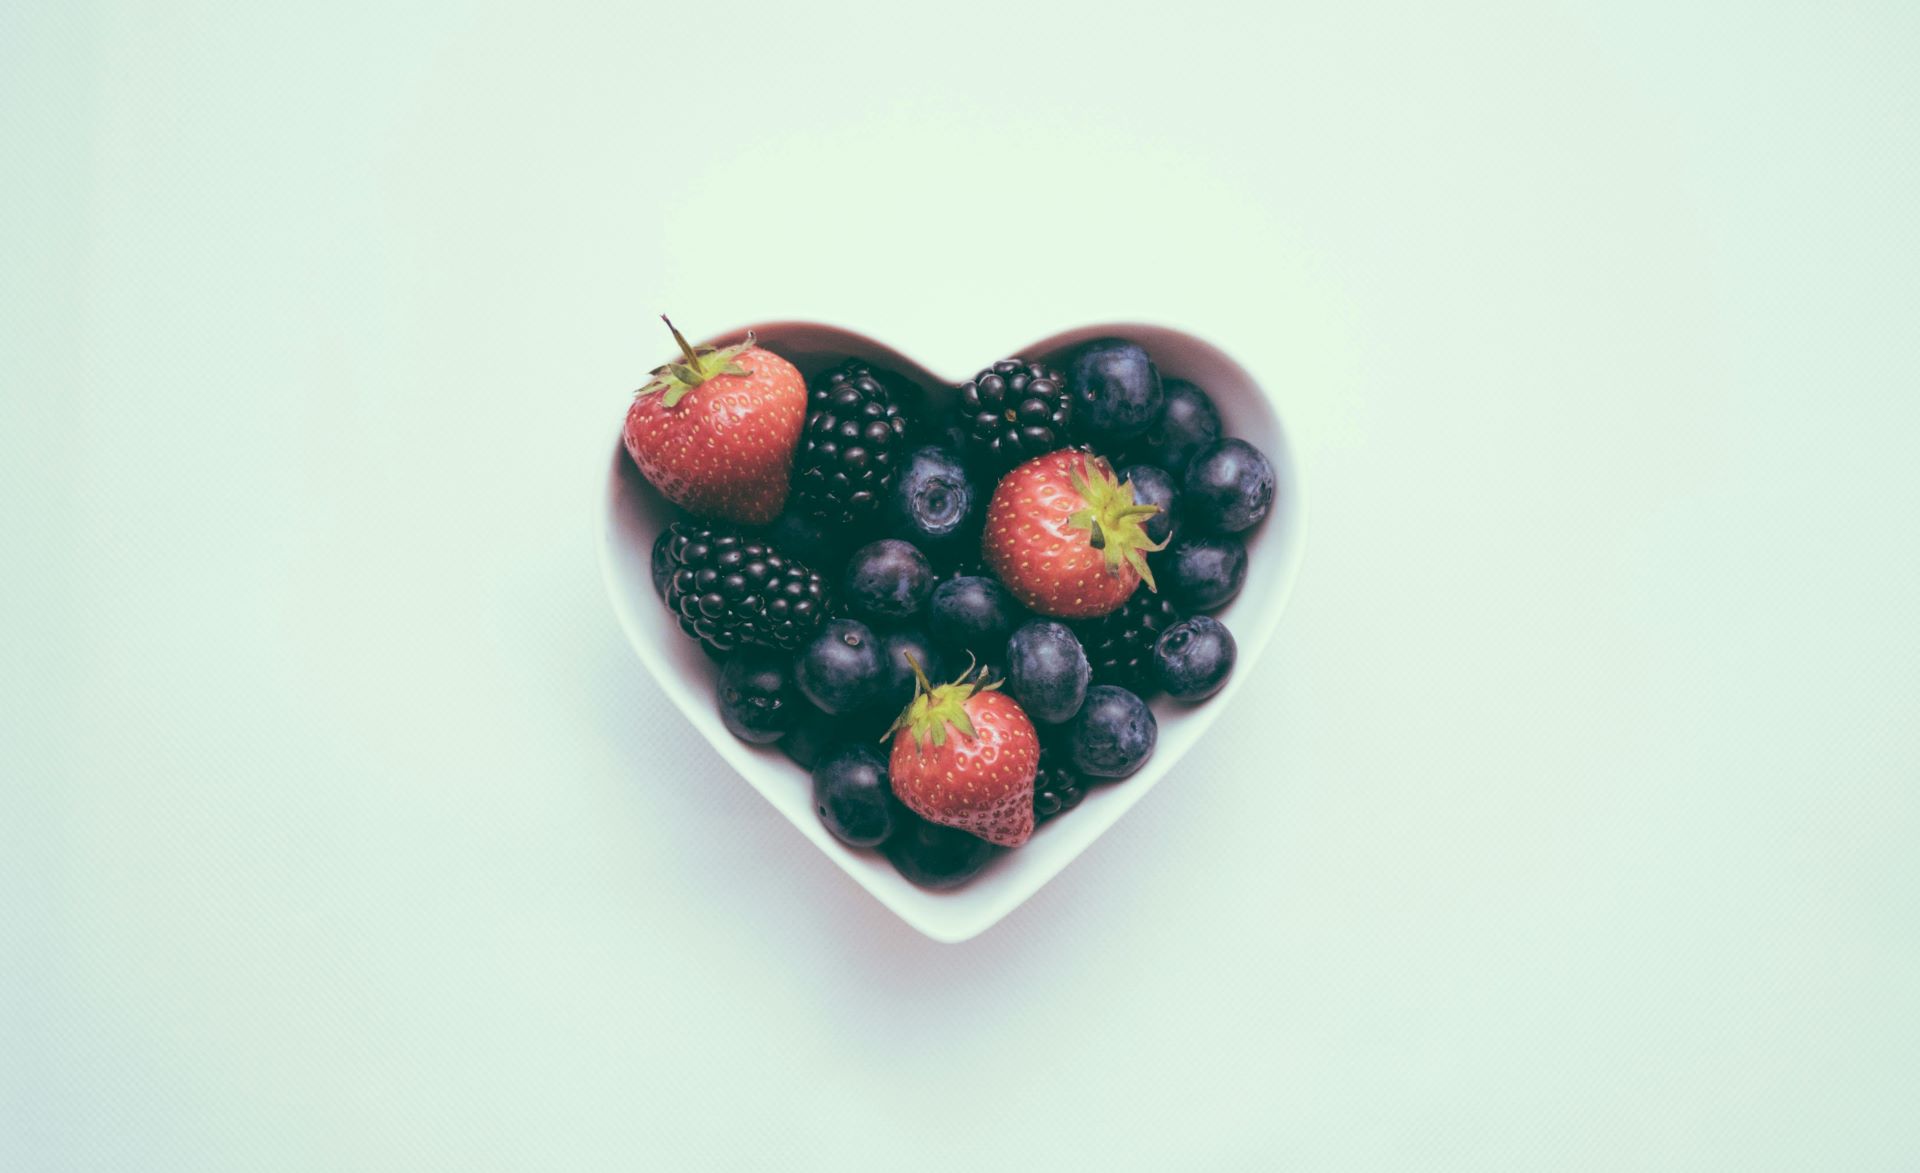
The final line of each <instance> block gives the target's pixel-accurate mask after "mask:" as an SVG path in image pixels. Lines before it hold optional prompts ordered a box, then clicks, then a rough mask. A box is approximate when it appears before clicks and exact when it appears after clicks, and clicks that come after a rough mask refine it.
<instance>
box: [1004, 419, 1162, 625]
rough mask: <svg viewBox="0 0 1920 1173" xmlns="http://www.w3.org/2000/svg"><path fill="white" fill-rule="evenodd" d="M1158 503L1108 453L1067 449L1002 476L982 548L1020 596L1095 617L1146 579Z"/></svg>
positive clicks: (1046, 609) (1062, 613) (1046, 607)
mask: <svg viewBox="0 0 1920 1173" xmlns="http://www.w3.org/2000/svg"><path fill="white" fill-rule="evenodd" d="M1158 512H1160V508H1159V506H1157V505H1139V504H1136V503H1135V502H1134V499H1133V482H1132V481H1127V482H1125V483H1121V482H1119V481H1118V480H1116V479H1115V477H1114V475H1113V466H1112V465H1110V464H1108V463H1107V462H1106V460H1105V459H1104V458H1103V457H1099V456H1093V455H1090V454H1088V453H1085V452H1078V451H1074V450H1072V449H1063V450H1061V451H1059V452H1049V453H1047V454H1046V455H1045V456H1036V457H1034V458H1033V459H1032V460H1029V461H1027V462H1026V463H1025V464H1022V465H1020V466H1019V467H1018V468H1016V469H1014V470H1013V471H1012V472H1010V473H1008V474H1007V475H1006V476H1004V477H1002V478H1001V479H1000V484H999V485H998V486H997V487H996V488H995V489H994V490H993V500H991V501H989V502H988V503H987V524H986V532H985V533H984V534H983V535H982V536H981V541H980V550H981V554H982V555H983V556H984V557H985V558H986V560H987V564H988V565H989V566H991V567H992V568H993V572H994V573H995V574H997V575H999V576H1000V581H1002V582H1004V583H1006V584H1007V589H1008V590H1010V591H1012V592H1013V594H1014V597H1015V598H1017V599H1019V600H1020V601H1021V602H1022V603H1025V604H1026V605H1027V606H1028V607H1030V608H1032V609H1033V610H1035V611H1038V612H1039V613H1040V614H1042V615H1052V616H1056V617H1059V618H1062V619H1091V618H1094V617H1096V616H1100V615H1105V614H1108V613H1109V612H1112V611H1114V610H1117V609H1118V608H1119V606H1120V604H1122V603H1124V602H1126V601H1127V598H1128V597H1129V596H1130V595H1132V594H1133V592H1134V588H1136V587H1138V586H1139V585H1140V584H1141V583H1142V582H1145V583H1146V584H1147V589H1148V590H1153V589H1155V588H1154V583H1153V571H1151V570H1150V569H1148V568H1147V558H1146V554H1147V553H1148V552H1151V551H1154V550H1160V549H1164V548H1165V547H1166V542H1164V541H1161V542H1157V543H1156V542H1152V541H1149V540H1148V538H1147V531H1146V529H1145V522H1146V519H1147V518H1149V517H1152V516H1153V515H1154V514H1156V513H1158Z"/></svg>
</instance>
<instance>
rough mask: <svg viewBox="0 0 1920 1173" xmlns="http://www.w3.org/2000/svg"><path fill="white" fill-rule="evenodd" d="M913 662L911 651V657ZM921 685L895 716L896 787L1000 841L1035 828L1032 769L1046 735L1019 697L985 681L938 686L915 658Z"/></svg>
mask: <svg viewBox="0 0 1920 1173" xmlns="http://www.w3.org/2000/svg"><path fill="white" fill-rule="evenodd" d="M909 662H911V657H909ZM913 673H914V675H915V676H916V677H918V678H919V681H920V686H919V688H918V690H917V691H916V692H915V694H914V698H913V703H912V704H909V705H908V706H907V707H906V711H904V712H902V713H901V714H900V719H899V720H898V721H895V722H894V723H893V729H894V734H893V755H892V758H891V759H890V760H889V762H888V763H887V774H888V776H889V777H890V778H891V779H892V781H893V792H894V794H895V795H897V796H898V797H899V799H900V801H901V802H903V803H905V804H906V805H907V808H908V809H909V810H911V811H913V813H914V814H917V815H919V816H920V817H921V818H923V819H925V820H927V821H928V822H930V823H940V824H943V825H945V826H948V827H957V828H958V829H960V830H962V831H966V832H967V833H969V834H972V835H977V836H979V837H980V838H982V839H985V840H986V841H987V842H989V843H998V844H999V845H1000V846H1002V847H1018V846H1020V845H1021V844H1022V843H1025V842H1026V841H1027V838H1028V837H1029V836H1031V835H1032V834H1033V775H1034V771H1035V770H1036V769H1038V768H1039V765H1040V738H1039V736H1038V735H1037V734H1035V733H1034V731H1033V722H1032V721H1029V720H1028V719H1027V714H1026V713H1025V712H1023V711H1022V710H1021V708H1020V706H1019V705H1018V704H1017V703H1015V701H1014V699H1013V698H1012V697H1010V696H1008V695H1007V694H1006V693H1004V692H999V691H997V690H998V689H999V687H1000V683H999V682H998V681H995V682H994V683H992V684H988V683H986V670H985V669H982V670H981V672H980V675H979V676H978V677H976V678H975V679H973V680H972V681H969V680H968V679H967V677H966V676H964V675H963V676H961V677H960V679H958V680H956V681H954V682H953V683H952V684H942V685H939V686H934V685H931V684H928V683H927V678H926V675H925V674H924V673H922V672H921V671H920V665H919V664H917V663H916V664H914V665H913Z"/></svg>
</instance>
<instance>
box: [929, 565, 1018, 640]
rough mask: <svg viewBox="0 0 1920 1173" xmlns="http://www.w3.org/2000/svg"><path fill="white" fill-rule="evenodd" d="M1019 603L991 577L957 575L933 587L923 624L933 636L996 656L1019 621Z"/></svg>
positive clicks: (936, 638)
mask: <svg viewBox="0 0 1920 1173" xmlns="http://www.w3.org/2000/svg"><path fill="white" fill-rule="evenodd" d="M1020 617H1021V611H1020V605H1019V604H1018V603H1016V602H1014V601H1013V596H1012V595H1010V594H1008V593H1007V588H1006V587H1003V586H1001V585H1000V583H999V582H998V581H997V580H995V579H991V578H985V577H982V576H979V575H971V574H967V575H960V576H959V577H957V578H950V579H948V580H947V581H945V582H943V583H941V584H940V585H939V586H938V587H936V588H934V592H933V603H932V605H931V606H930V607H929V608H928V621H927V627H928V630H930V631H931V632H932V633H933V638H934V639H935V640H937V641H938V642H940V643H942V644H944V645H946V646H947V647H951V648H965V649H967V650H970V651H972V652H973V653H974V654H975V655H976V656H984V657H993V656H997V655H998V654H999V653H1000V651H1001V649H1002V648H1004V647H1005V646H1006V642H1007V636H1009V635H1011V634H1013V628H1014V625H1015V624H1016V623H1018V622H1020Z"/></svg>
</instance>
